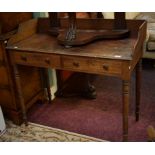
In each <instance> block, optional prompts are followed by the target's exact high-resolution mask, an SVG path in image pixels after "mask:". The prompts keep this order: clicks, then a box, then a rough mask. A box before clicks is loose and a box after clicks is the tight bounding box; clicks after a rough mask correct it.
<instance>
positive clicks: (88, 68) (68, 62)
mask: <svg viewBox="0 0 155 155" xmlns="http://www.w3.org/2000/svg"><path fill="white" fill-rule="evenodd" d="M63 68H64V69H69V70H75V71H81V72H88V73H97V74H121V72H122V62H120V61H117V60H106V59H96V58H82V57H68V56H64V57H63Z"/></svg>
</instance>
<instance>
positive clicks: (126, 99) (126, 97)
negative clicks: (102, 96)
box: [122, 80, 130, 141]
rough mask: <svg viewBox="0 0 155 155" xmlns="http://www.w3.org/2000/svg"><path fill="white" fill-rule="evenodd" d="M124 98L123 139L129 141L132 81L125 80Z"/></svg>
mask: <svg viewBox="0 0 155 155" xmlns="http://www.w3.org/2000/svg"><path fill="white" fill-rule="evenodd" d="M122 89H123V90H122V92H123V94H122V100H123V141H128V112H129V96H130V95H129V91H130V82H129V81H126V80H123V88H122Z"/></svg>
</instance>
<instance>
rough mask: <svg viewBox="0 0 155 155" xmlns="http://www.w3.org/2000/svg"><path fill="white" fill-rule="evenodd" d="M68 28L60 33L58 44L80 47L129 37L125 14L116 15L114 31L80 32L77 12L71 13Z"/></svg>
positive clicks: (118, 13) (117, 13)
mask: <svg viewBox="0 0 155 155" xmlns="http://www.w3.org/2000/svg"><path fill="white" fill-rule="evenodd" d="M68 15H69V25H68V28H67V29H65V30H62V31H59V35H58V38H57V39H58V42H59V43H60V44H62V45H65V46H66V47H67V46H69V47H70V46H78V45H85V44H88V43H91V42H93V41H95V40H100V39H121V38H125V37H128V36H129V30H128V29H127V28H126V20H125V13H124V12H116V13H115V22H114V28H113V30H93V29H92V30H78V29H77V28H76V27H77V26H76V12H70V13H68Z"/></svg>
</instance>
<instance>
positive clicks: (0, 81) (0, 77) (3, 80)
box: [0, 66, 9, 85]
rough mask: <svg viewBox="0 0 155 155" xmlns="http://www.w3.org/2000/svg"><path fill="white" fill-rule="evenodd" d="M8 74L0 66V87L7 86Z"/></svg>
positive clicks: (3, 67)
mask: <svg viewBox="0 0 155 155" xmlns="http://www.w3.org/2000/svg"><path fill="white" fill-rule="evenodd" d="M8 84H9V80H8V73H7V69H6V67H5V66H0V85H8Z"/></svg>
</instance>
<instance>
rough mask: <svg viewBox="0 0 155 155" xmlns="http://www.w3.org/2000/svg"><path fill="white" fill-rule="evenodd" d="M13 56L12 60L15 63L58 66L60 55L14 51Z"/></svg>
mask: <svg viewBox="0 0 155 155" xmlns="http://www.w3.org/2000/svg"><path fill="white" fill-rule="evenodd" d="M13 56H14V61H15V62H16V63H17V64H24V65H32V66H37V67H56V68H57V67H58V68H59V67H60V56H58V55H48V54H38V53H36V54H35V53H25V52H14V53H13Z"/></svg>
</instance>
